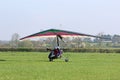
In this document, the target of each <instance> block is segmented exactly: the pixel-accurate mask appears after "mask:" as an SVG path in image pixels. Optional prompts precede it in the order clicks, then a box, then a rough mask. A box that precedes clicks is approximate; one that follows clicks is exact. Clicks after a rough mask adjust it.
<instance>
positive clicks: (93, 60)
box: [0, 52, 120, 80]
mask: <svg viewBox="0 0 120 80" xmlns="http://www.w3.org/2000/svg"><path fill="white" fill-rule="evenodd" d="M47 55H48V53H42V52H41V53H38V52H0V80H120V76H119V74H120V54H115V53H111V54H110V53H109V54H105V53H104V54H100V53H83V54H82V53H80V54H78V53H76V54H75V53H65V54H64V56H69V59H70V61H69V62H64V60H62V59H57V60H54V61H53V62H49V61H48V58H47Z"/></svg>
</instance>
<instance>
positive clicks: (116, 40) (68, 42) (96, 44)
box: [0, 33, 120, 49]
mask: <svg viewBox="0 0 120 80" xmlns="http://www.w3.org/2000/svg"><path fill="white" fill-rule="evenodd" d="M98 36H101V37H102V38H90V37H85V38H83V37H72V38H69V37H68V38H63V40H64V42H63V41H60V46H61V47H63V48H66V49H67V48H75V49H78V48H120V35H109V34H108V35H105V34H100V35H98ZM19 39H20V36H19V34H18V33H14V34H13V35H12V37H11V40H10V41H0V47H1V48H2V47H3V48H41V49H43V48H47V47H48V48H53V47H54V46H56V38H39V39H38V40H31V39H27V40H22V41H20V40H19Z"/></svg>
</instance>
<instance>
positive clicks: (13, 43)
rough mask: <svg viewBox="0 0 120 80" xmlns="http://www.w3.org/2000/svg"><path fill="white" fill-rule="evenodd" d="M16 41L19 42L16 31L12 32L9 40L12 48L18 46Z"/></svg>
mask: <svg viewBox="0 0 120 80" xmlns="http://www.w3.org/2000/svg"><path fill="white" fill-rule="evenodd" d="M18 43H19V34H18V33H14V34H13V35H12V38H11V41H10V46H11V47H12V48H17V47H18Z"/></svg>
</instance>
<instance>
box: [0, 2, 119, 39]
mask: <svg viewBox="0 0 120 80" xmlns="http://www.w3.org/2000/svg"><path fill="white" fill-rule="evenodd" d="M51 28H55V29H62V30H70V31H74V32H80V33H86V34H91V35H97V34H98V33H104V34H110V35H114V34H118V35H119V34H120V0H0V40H11V37H12V35H13V34H14V33H18V34H19V35H20V37H24V36H27V35H30V34H33V33H36V32H39V31H43V30H46V29H51Z"/></svg>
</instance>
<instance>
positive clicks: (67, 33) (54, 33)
mask: <svg viewBox="0 0 120 80" xmlns="http://www.w3.org/2000/svg"><path fill="white" fill-rule="evenodd" d="M50 36H59V37H60V36H62V37H64V36H89V37H97V36H94V35H89V34H83V33H77V32H72V31H66V30H58V29H48V30H45V31H41V32H38V33H35V34H32V35H29V36H26V37H23V38H21V39H20V40H23V39H26V38H31V37H50ZM62 37H61V38H62ZM97 38H99V37H97Z"/></svg>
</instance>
